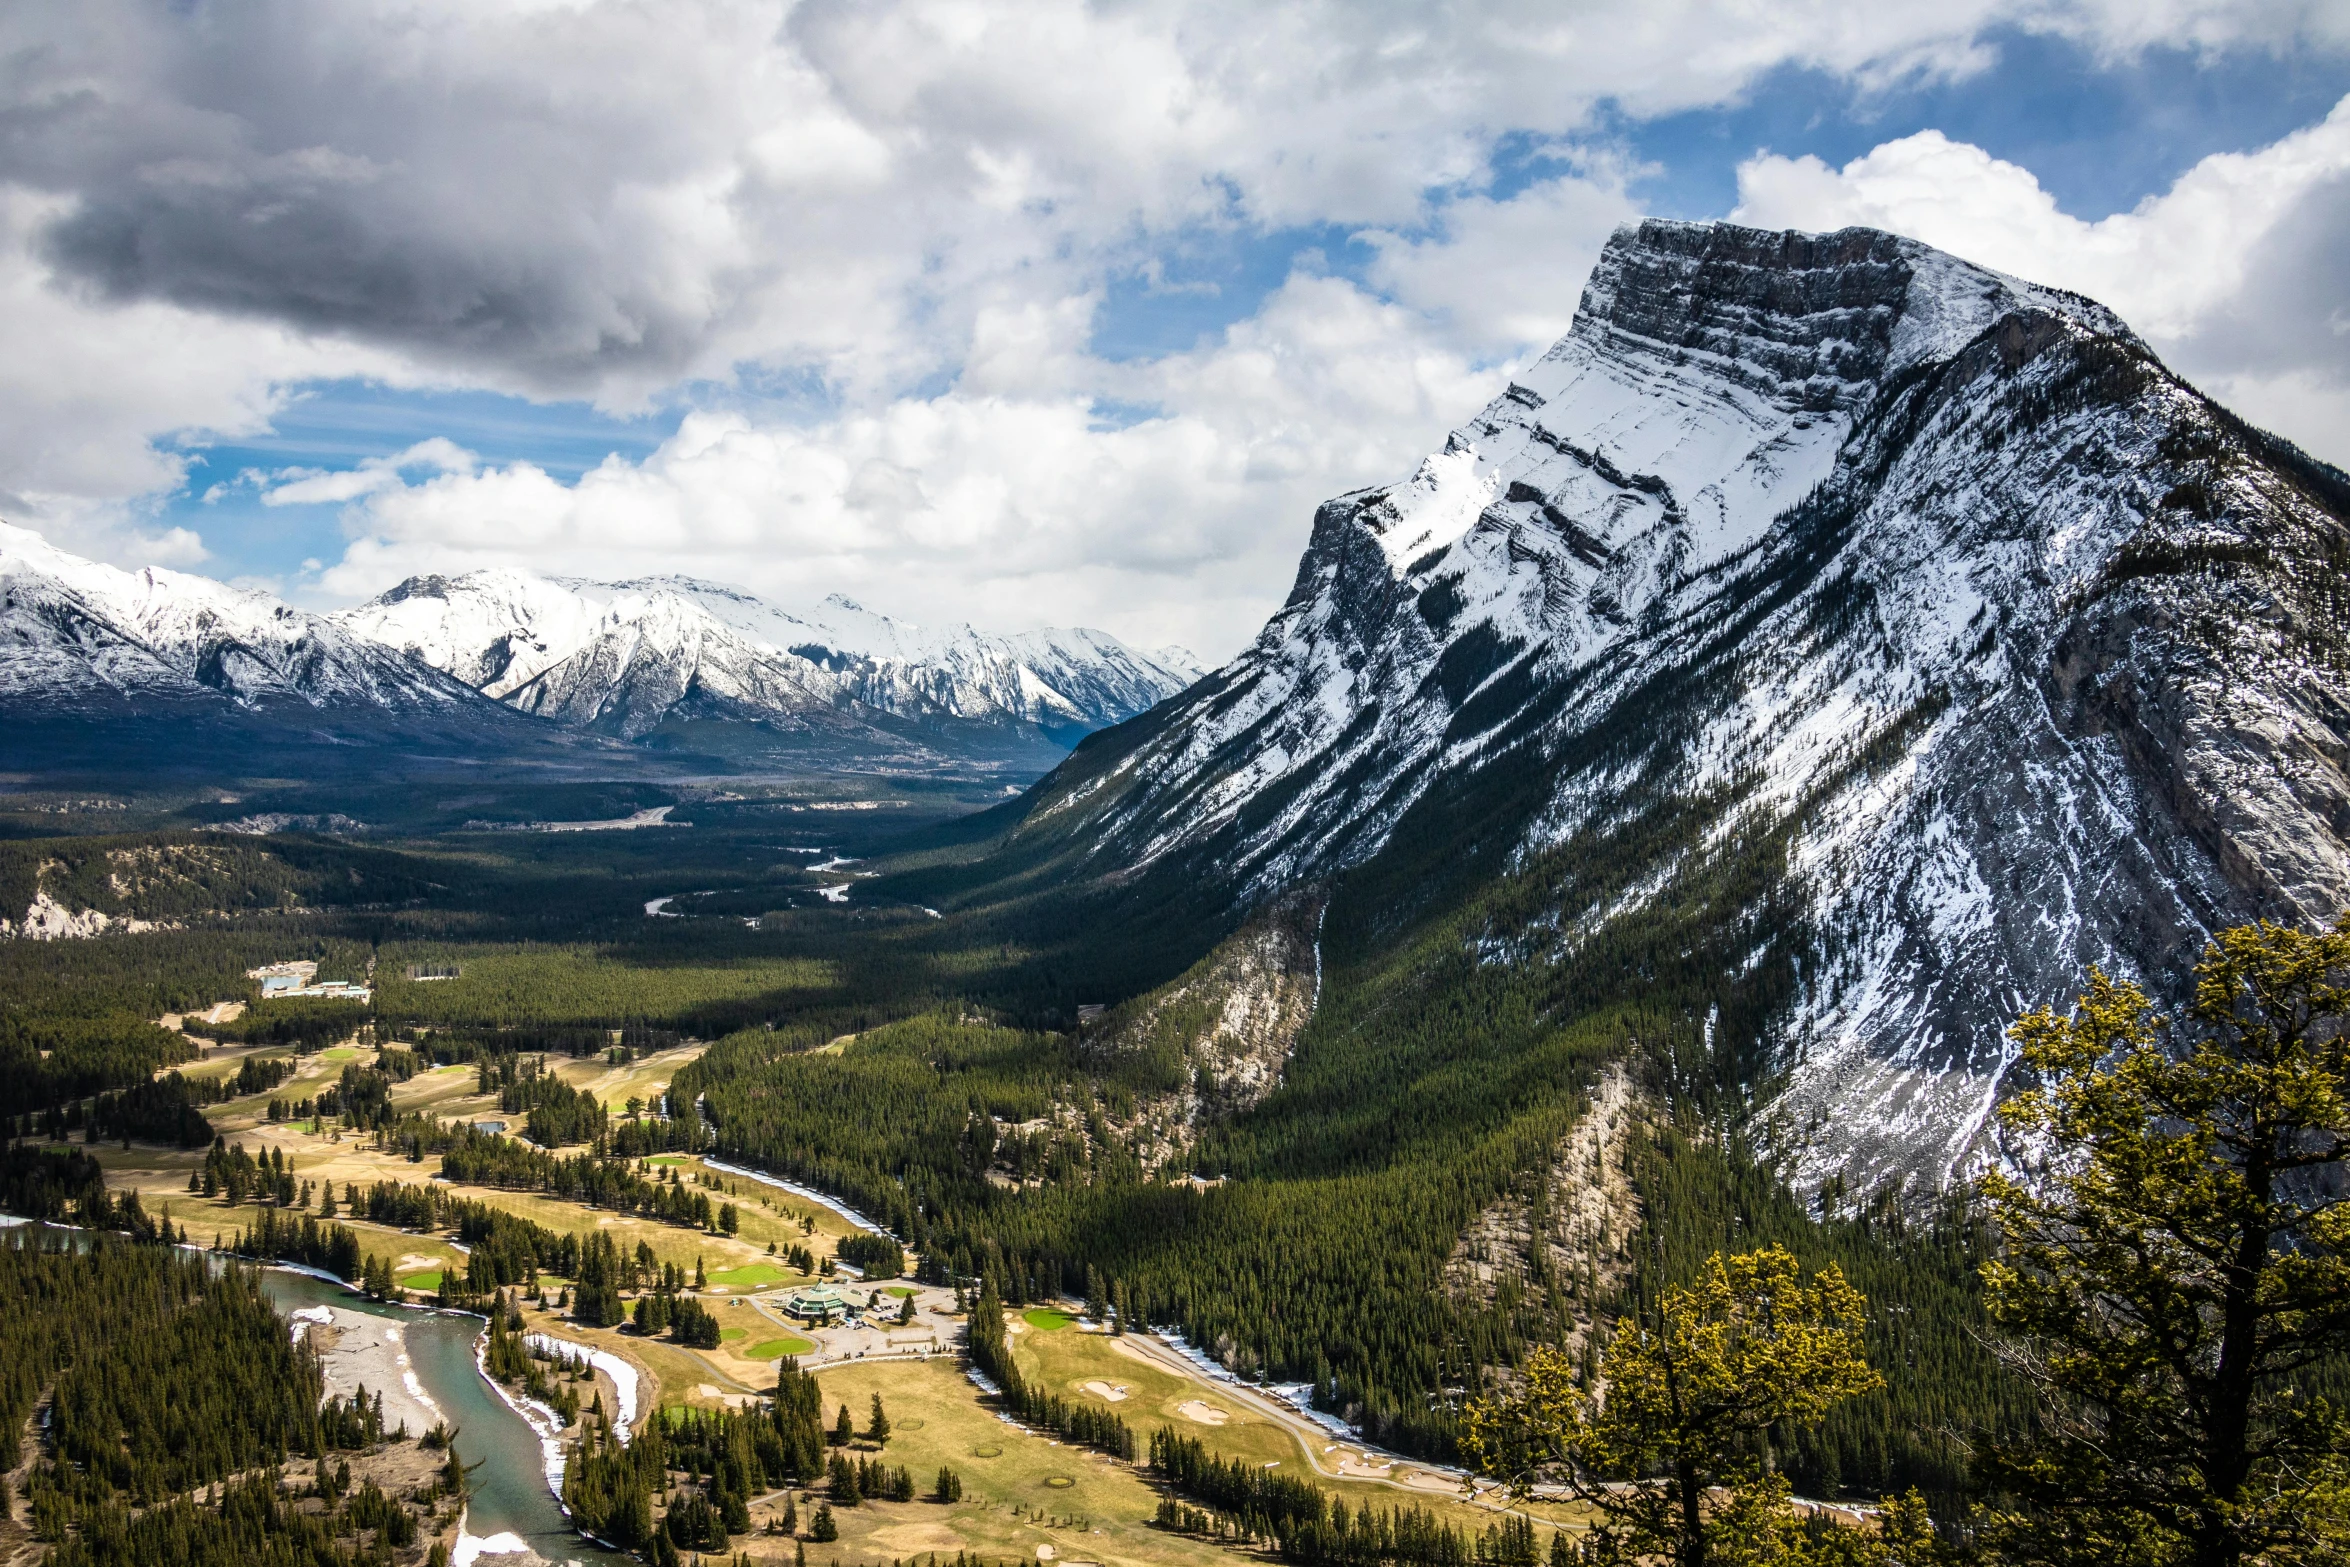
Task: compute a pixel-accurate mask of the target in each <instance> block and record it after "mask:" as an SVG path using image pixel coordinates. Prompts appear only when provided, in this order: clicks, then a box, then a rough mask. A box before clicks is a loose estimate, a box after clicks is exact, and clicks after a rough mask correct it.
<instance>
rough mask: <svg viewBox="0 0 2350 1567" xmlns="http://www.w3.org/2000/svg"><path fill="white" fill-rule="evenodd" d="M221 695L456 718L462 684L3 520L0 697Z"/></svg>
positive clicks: (313, 624) (254, 704)
mask: <svg viewBox="0 0 2350 1567" xmlns="http://www.w3.org/2000/svg"><path fill="white" fill-rule="evenodd" d="M222 702H226V703H229V704H232V705H234V706H236V707H239V708H246V709H255V708H265V707H271V706H278V705H290V706H299V707H307V708H311V709H323V708H369V709H384V710H392V711H397V712H416V711H428V712H438V713H454V712H460V711H463V710H468V709H474V708H478V707H479V706H480V701H479V698H478V697H477V696H476V695H475V694H474V692H472V691H471V690H470V689H468V688H467V687H466V686H464V685H463V684H461V683H460V682H458V681H455V680H451V679H449V678H448V677H447V676H445V675H442V674H441V673H439V672H438V671H437V670H432V669H428V668H425V667H424V666H422V665H420V664H418V663H417V662H416V661H415V660H413V659H410V658H408V657H406V656H405V655H403V654H400V653H397V652H394V651H392V650H390V649H387V648H384V647H381V646H379V645H377V644H376V643H374V642H370V641H366V640H363V639H360V638H356V637H353V636H351V635H349V634H348V633H346V632H345V631H343V630H342V629H341V628H340V627H339V626H337V625H335V624H334V623H333V622H332V621H330V620H327V619H324V618H322V617H319V616H316V615H309V614H305V613H303V612H302V611H300V610H297V609H294V608H292V607H291V606H289V605H286V604H282V603H280V602H278V601H277V600H276V599H273V598H271V597H269V596H268V595H267V594H262V593H250V592H246V591H244V590H242V589H239V588H232V587H229V586H227V585H226V584H224V583H219V582H215V581H213V580H212V579H210V578H208V577H198V576H193V575H190V574H189V573H186V572H179V571H165V570H162V569H160V568H156V567H148V568H146V569H144V570H141V571H123V570H120V569H118V568H116V567H113V566H106V565H101V564H99V563H97V562H95V561H90V560H84V559H83V558H81V557H80V556H77V555H72V554H68V553H67V552H66V551H64V550H61V549H58V548H57V547H56V546H55V545H52V544H50V543H49V542H48V541H47V540H45V539H43V538H42V537H41V536H40V535H39V534H36V533H33V532H30V531H28V530H26V529H24V528H19V527H14V526H12V525H10V524H8V523H4V522H0V705H5V706H6V707H8V708H10V709H14V710H20V711H21V710H37V711H59V712H70V711H98V710H105V711H130V710H135V709H139V708H144V707H154V706H156V705H158V704H164V705H180V704H187V703H195V704H197V705H198V706H199V707H202V706H205V705H218V704H220V703H222Z"/></svg>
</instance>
